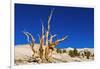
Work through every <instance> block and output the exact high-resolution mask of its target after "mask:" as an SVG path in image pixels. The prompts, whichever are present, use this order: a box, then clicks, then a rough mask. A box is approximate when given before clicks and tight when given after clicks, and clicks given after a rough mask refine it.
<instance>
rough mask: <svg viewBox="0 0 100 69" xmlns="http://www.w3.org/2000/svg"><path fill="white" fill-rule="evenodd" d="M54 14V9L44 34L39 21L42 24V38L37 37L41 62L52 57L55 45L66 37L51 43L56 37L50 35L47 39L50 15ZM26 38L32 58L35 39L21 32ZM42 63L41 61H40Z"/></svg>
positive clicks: (27, 33)
mask: <svg viewBox="0 0 100 69" xmlns="http://www.w3.org/2000/svg"><path fill="white" fill-rule="evenodd" d="M53 12H54V9H53V10H51V14H50V16H49V18H48V29H47V31H46V32H44V26H43V21H42V20H41V23H42V36H39V40H40V46H39V50H38V52H39V57H40V59H41V60H47V61H48V59H49V58H50V57H51V56H52V51H53V49H54V48H55V46H56V45H58V44H59V43H60V42H61V41H63V40H65V39H66V38H67V37H66V36H65V37H62V38H61V39H58V40H56V41H55V42H53V38H54V37H56V35H51V36H50V39H49V38H48V36H49V34H50V21H51V18H52V14H53ZM23 33H24V34H25V35H26V36H27V40H28V42H29V44H30V48H31V49H32V52H33V54H32V56H34V54H35V53H36V51H35V49H34V44H35V39H34V37H33V36H32V34H30V33H29V32H23ZM29 38H31V41H30V40H29ZM44 39H46V46H45V47H44V41H45V40H44ZM42 62H43V61H42Z"/></svg>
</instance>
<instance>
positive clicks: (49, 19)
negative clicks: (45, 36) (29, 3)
mask: <svg viewBox="0 0 100 69" xmlns="http://www.w3.org/2000/svg"><path fill="white" fill-rule="evenodd" d="M53 12H54V8H53V9H52V10H51V13H50V16H49V18H48V31H50V21H51V18H52V14H53Z"/></svg>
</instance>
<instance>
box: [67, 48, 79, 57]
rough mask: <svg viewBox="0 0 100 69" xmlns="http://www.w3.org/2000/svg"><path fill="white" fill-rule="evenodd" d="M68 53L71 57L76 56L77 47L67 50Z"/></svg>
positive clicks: (77, 54)
mask: <svg viewBox="0 0 100 69" xmlns="http://www.w3.org/2000/svg"><path fill="white" fill-rule="evenodd" d="M69 55H70V56H71V57H76V56H79V53H78V51H77V49H76V48H74V50H70V51H69Z"/></svg>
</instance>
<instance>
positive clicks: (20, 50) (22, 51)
mask: <svg viewBox="0 0 100 69" xmlns="http://www.w3.org/2000/svg"><path fill="white" fill-rule="evenodd" d="M38 48H39V44H35V49H36V50H38ZM62 50H63V49H62ZM64 50H66V53H61V54H60V53H57V52H56V49H55V51H53V55H52V58H53V62H54V63H62V62H82V61H92V60H94V57H90V59H86V57H84V58H83V57H82V56H78V57H70V56H69V55H68V52H69V50H73V48H65V49H64ZM77 50H78V52H81V53H82V52H83V51H85V50H86V51H87V50H88V51H90V52H91V54H94V49H92V48H82V49H77ZM31 55H32V51H31V48H30V46H29V45H18V46H15V65H20V64H36V62H31V63H30V62H28V60H29V59H30V57H31Z"/></svg>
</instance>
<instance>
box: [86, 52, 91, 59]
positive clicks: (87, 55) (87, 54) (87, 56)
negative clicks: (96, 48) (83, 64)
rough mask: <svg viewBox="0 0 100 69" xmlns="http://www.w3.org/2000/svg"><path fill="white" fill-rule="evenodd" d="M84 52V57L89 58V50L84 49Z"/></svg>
mask: <svg viewBox="0 0 100 69" xmlns="http://www.w3.org/2000/svg"><path fill="white" fill-rule="evenodd" d="M84 53H85V56H86V58H87V59H89V58H90V56H91V53H90V51H86V52H84Z"/></svg>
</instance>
